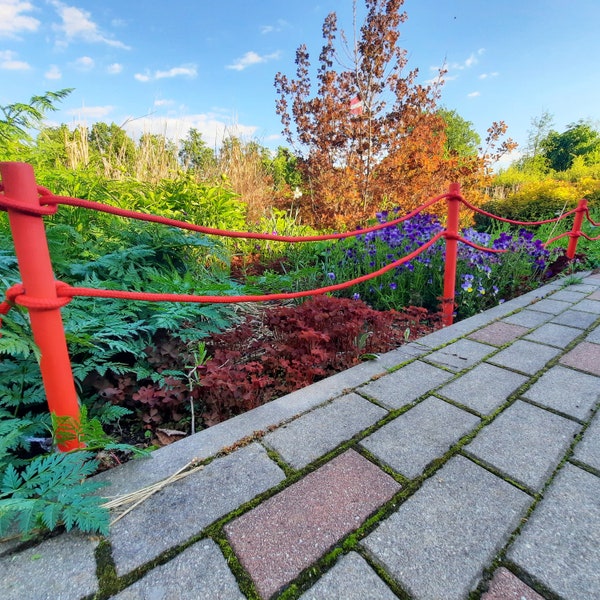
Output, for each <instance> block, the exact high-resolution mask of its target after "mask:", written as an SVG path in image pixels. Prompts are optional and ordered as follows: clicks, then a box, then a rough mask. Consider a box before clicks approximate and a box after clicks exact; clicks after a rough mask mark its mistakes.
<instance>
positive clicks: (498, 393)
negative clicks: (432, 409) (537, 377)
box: [437, 363, 528, 415]
mask: <svg viewBox="0 0 600 600" xmlns="http://www.w3.org/2000/svg"><path fill="white" fill-rule="evenodd" d="M526 381H528V378H527V377H526V376H525V375H521V374H519V373H515V372H513V371H509V370H507V369H502V368H500V367H497V366H495V365H490V364H488V363H481V364H480V365H477V366H476V367H475V368H473V369H472V370H470V371H467V372H466V373H465V374H464V375H461V376H460V377H459V378H458V379H455V380H454V381H452V382H450V383H448V384H447V385H445V386H444V387H442V388H441V389H440V390H438V392H437V393H438V394H440V395H442V396H444V397H446V398H449V399H450V400H454V401H455V402H459V403H460V404H464V405H465V406H468V407H469V408H472V409H473V410H476V411H477V412H478V413H479V414H481V415H486V414H489V413H491V412H493V411H494V410H496V409H497V408H498V407H499V406H500V405H501V404H504V403H505V402H506V399H507V398H508V397H509V396H510V395H511V394H512V393H513V392H515V391H516V390H517V389H518V388H519V387H520V386H521V385H523V384H524V383H525V382H526Z"/></svg>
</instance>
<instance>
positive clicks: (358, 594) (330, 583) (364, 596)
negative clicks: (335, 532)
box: [300, 552, 397, 600]
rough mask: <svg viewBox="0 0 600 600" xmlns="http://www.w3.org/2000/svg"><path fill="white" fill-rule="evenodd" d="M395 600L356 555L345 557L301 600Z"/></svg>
mask: <svg viewBox="0 0 600 600" xmlns="http://www.w3.org/2000/svg"><path fill="white" fill-rule="evenodd" d="M324 598H327V600H396V599H397V597H396V594H394V593H392V591H391V590H390V588H389V587H387V585H385V583H383V581H382V580H381V579H380V578H379V577H378V576H377V575H376V574H375V571H373V569H371V567H370V566H369V565H368V563H367V561H366V560H365V559H364V558H362V557H361V556H360V555H359V554H357V553H356V552H350V553H349V554H347V555H345V556H343V557H342V558H341V559H340V560H339V561H338V562H337V563H336V564H335V566H334V567H333V568H332V569H331V570H330V571H328V572H327V573H325V575H324V576H323V577H321V579H319V581H318V582H317V583H316V584H315V585H314V586H313V587H311V588H310V590H308V591H307V592H306V593H304V594H302V596H300V600H324Z"/></svg>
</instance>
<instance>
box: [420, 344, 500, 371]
mask: <svg viewBox="0 0 600 600" xmlns="http://www.w3.org/2000/svg"><path fill="white" fill-rule="evenodd" d="M494 350H495V348H492V347H490V346H488V345H487V344H480V343H479V342H474V341H472V340H458V341H457V342H454V343H452V344H449V345H448V346H444V348H441V349H440V350H436V351H435V352H432V353H431V354H428V355H427V356H426V357H425V360H427V361H428V362H432V363H435V364H438V365H440V366H442V367H446V368H447V369H450V370H452V371H462V370H463V369H468V368H469V367H472V366H473V365H474V364H476V363H478V362H479V361H480V360H482V359H483V358H484V357H486V356H487V355H488V354H491V353H492V352H494Z"/></svg>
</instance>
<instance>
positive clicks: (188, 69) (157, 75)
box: [134, 65, 198, 83]
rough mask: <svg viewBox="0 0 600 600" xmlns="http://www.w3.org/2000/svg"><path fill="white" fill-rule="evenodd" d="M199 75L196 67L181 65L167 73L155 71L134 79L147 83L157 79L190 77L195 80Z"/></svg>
mask: <svg viewBox="0 0 600 600" xmlns="http://www.w3.org/2000/svg"><path fill="white" fill-rule="evenodd" d="M197 75H198V71H197V69H196V65H181V66H180V67H173V68H171V69H169V70H167V71H154V73H149V72H148V71H146V73H136V74H135V75H134V78H135V79H137V80H138V81H141V82H142V83H146V82H147V81H154V80H156V79H169V78H171V77H190V78H194V77H196V76H197Z"/></svg>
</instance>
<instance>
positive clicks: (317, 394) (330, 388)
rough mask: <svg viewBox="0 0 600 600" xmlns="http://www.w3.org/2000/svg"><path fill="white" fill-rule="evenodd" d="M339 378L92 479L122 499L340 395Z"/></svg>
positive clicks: (264, 406)
mask: <svg viewBox="0 0 600 600" xmlns="http://www.w3.org/2000/svg"><path fill="white" fill-rule="evenodd" d="M359 366H360V365H359ZM376 370H377V371H378V372H379V371H382V370H383V371H384V370H385V369H381V368H379V367H378V368H377V369H376ZM338 375H339V376H338V377H337V378H336V380H335V381H333V382H329V379H330V378H328V379H324V380H323V381H320V382H319V383H318V384H314V385H310V386H308V387H306V388H302V389H300V390H297V391H296V392H292V393H291V394H288V395H286V396H282V397H281V398H278V399H277V400H273V401H271V402H268V403H267V404H263V405H262V406H259V407H258V408H255V409H253V410H251V411H248V412H246V413H244V414H242V415H239V416H236V417H233V418H232V419H229V420H227V421H224V422H222V423H219V424H217V425H213V426H212V427H209V428H208V429H204V430H202V431H200V432H198V433H196V434H195V435H191V436H189V437H186V438H184V439H182V440H179V441H178V442H176V443H174V444H170V445H169V446H164V447H163V448H160V449H158V450H155V451H154V452H152V454H151V455H150V457H148V458H141V459H136V460H132V461H129V462H127V463H125V464H124V465H122V466H120V467H117V468H114V469H109V470H108V471H105V472H103V473H101V474H100V475H97V476H95V477H94V478H93V480H94V481H102V482H108V483H110V486H107V487H104V488H102V489H101V490H100V494H101V495H106V496H119V495H122V494H128V493H131V492H134V491H136V490H139V489H141V488H143V487H146V486H148V485H151V484H153V483H156V482H158V481H161V480H163V479H166V478H167V477H169V476H170V475H172V474H173V473H174V472H175V471H177V470H178V469H180V468H182V467H184V466H185V465H186V464H188V463H189V462H190V461H191V460H195V459H198V460H204V459H207V458H210V457H211V456H214V455H215V454H217V453H218V452H219V451H220V450H222V449H223V448H227V447H229V446H233V445H234V444H235V443H236V442H238V441H240V440H242V439H244V438H246V437H247V436H249V435H252V434H253V433H254V432H255V431H266V430H267V429H269V428H271V427H274V426H278V425H280V424H281V423H283V422H285V421H287V420H288V419H291V418H292V417H295V416H297V415H300V414H303V413H305V412H307V411H309V410H312V409H313V408H315V407H317V406H319V405H321V404H323V403H325V402H327V401H328V400H331V399H333V398H335V397H336V396H339V395H340V394H341V393H342V390H344V389H345V388H346V387H349V386H348V385H345V382H344V380H343V375H344V374H343V373H340V374H338ZM372 375H373V373H371V374H370V375H365V376H364V378H363V377H361V378H360V382H361V383H362V382H363V381H368V379H369V378H370V377H371V376H372ZM354 376H356V373H355V374H354ZM319 384H322V385H319Z"/></svg>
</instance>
